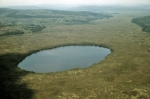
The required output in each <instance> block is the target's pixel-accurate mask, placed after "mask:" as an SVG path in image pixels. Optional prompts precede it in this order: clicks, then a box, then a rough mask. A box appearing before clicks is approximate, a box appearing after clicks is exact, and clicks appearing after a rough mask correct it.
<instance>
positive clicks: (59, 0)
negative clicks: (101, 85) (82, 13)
mask: <svg viewBox="0 0 150 99" xmlns="http://www.w3.org/2000/svg"><path fill="white" fill-rule="evenodd" d="M37 4H73V5H76V4H88V5H92V4H94V5H100V4H150V0H0V6H14V5H37Z"/></svg>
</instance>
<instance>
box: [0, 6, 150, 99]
mask: <svg viewBox="0 0 150 99" xmlns="http://www.w3.org/2000/svg"><path fill="white" fill-rule="evenodd" d="M116 13H117V14H116ZM149 13H150V12H149V11H122V12H118V11H117V12H115V11H113V12H111V11H109V12H107V13H92V12H79V11H76V12H71V11H69V12H68V11H56V10H11V9H0V73H1V74H0V83H1V86H0V95H1V96H2V97H5V98H8V99H11V98H12V99H150V60H149V59H150V33H147V32H144V31H142V28H141V27H140V26H138V25H136V24H134V23H132V19H133V18H137V17H142V16H148V15H149ZM74 44H75V45H97V46H104V47H107V48H109V49H111V51H112V53H111V54H110V55H108V56H107V57H106V58H105V60H103V61H101V62H99V63H95V64H93V65H92V66H90V67H88V68H82V69H78V68H75V69H72V70H68V71H63V72H56V73H45V74H40V73H34V72H28V71H25V70H22V69H20V68H18V67H17V64H18V63H19V62H20V61H21V60H22V59H24V58H25V57H26V56H27V55H30V54H32V53H33V52H37V51H39V50H42V49H50V48H54V47H58V46H64V45H74Z"/></svg>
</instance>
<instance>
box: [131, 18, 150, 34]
mask: <svg viewBox="0 0 150 99" xmlns="http://www.w3.org/2000/svg"><path fill="white" fill-rule="evenodd" d="M132 23H135V24H137V25H138V26H140V27H142V30H143V31H145V32H148V33H150V16H144V17H138V18H133V19H132Z"/></svg>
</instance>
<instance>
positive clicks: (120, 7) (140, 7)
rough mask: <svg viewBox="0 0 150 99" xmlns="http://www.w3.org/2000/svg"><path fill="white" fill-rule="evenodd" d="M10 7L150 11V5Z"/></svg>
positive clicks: (93, 10) (21, 7) (16, 7)
mask: <svg viewBox="0 0 150 99" xmlns="http://www.w3.org/2000/svg"><path fill="white" fill-rule="evenodd" d="M6 8H12V9H22V10H23V9H24V10H26V9H51V10H69V11H90V12H104V11H143V10H144V11H150V5H99V6H94V5H36V6H8V7H6Z"/></svg>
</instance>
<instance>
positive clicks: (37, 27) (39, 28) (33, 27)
mask: <svg viewBox="0 0 150 99" xmlns="http://www.w3.org/2000/svg"><path fill="white" fill-rule="evenodd" d="M44 28H46V27H45V26H40V25H34V24H30V25H27V26H25V27H24V29H25V30H30V31H32V32H39V31H42V30H43V29H44Z"/></svg>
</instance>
